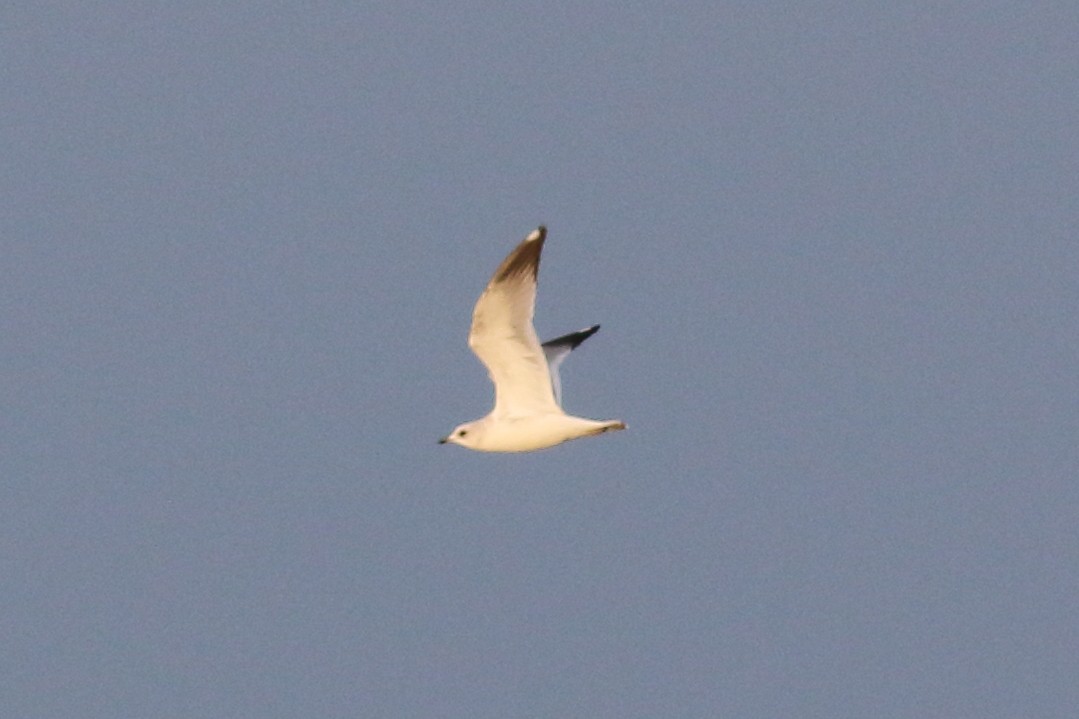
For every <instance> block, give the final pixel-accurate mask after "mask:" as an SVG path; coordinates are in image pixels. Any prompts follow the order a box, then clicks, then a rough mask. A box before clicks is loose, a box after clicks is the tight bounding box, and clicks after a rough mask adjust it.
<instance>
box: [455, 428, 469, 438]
mask: <svg viewBox="0 0 1079 719" xmlns="http://www.w3.org/2000/svg"><path fill="white" fill-rule="evenodd" d="M466 434H468V430H467V429H462V430H461V431H460V432H458V433H457V436H458V437H464V436H465V435H466Z"/></svg>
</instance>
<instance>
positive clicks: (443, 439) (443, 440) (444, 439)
mask: <svg viewBox="0 0 1079 719" xmlns="http://www.w3.org/2000/svg"><path fill="white" fill-rule="evenodd" d="M449 441H450V438H449V437H443V438H442V439H440V440H438V443H439V444H446V442H449Z"/></svg>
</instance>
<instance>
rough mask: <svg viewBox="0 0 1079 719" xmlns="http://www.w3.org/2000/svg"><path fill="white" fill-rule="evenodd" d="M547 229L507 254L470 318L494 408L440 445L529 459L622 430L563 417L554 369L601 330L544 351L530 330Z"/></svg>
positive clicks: (620, 425)
mask: <svg viewBox="0 0 1079 719" xmlns="http://www.w3.org/2000/svg"><path fill="white" fill-rule="evenodd" d="M546 237H547V229H546V228H545V227H540V228H539V229H537V230H536V231H534V232H533V233H532V234H530V235H529V236H528V237H526V238H525V239H524V241H523V242H521V244H519V245H518V246H517V248H516V249H515V250H514V251H513V252H511V253H510V254H509V255H508V256H507V257H506V259H505V260H503V261H502V264H501V265H499V267H498V269H497V270H495V273H494V276H492V277H491V281H490V282H489V283H488V284H487V288H486V289H485V290H484V291H483V294H482V295H480V298H479V300H478V301H477V302H476V307H475V309H474V310H473V311H472V329H471V331H470V332H469V335H468V345H469V347H471V348H472V351H473V352H475V353H476V356H477V357H479V359H480V361H481V362H483V364H484V365H486V366H487V371H488V373H489V374H490V376H491V381H492V382H493V383H494V385H495V406H494V409H492V410H491V413H490V414H488V415H487V416H486V417H484V418H482V419H478V420H475V421H473V422H466V423H465V424H462V425H459V426H458V427H456V428H455V429H454V430H453V432H451V433H450V434H449V435H448V436H446V437H445V438H443V439H442V440H440V441H441V442H442V443H446V442H452V443H453V444H459V445H461V446H462V447H467V448H469V449H474V450H478V451H481V452H530V451H533V450H537V449H544V448H546V447H553V446H555V445H557V444H561V443H563V442H567V441H569V440H571V439H578V438H580V437H588V436H591V435H594V434H601V433H603V432H608V431H610V430H617V429H625V428H626V425H625V423H624V422H622V421H620V420H615V419H611V420H593V419H585V418H584V417H574V416H572V415H568V414H566V413H565V412H563V411H562V406H561V399H562V398H561V382H560V381H559V378H558V366H559V364H561V362H562V360H563V359H564V358H565V356H566V355H568V354H569V353H570V351H571V350H573V348H574V347H576V346H577V345H579V344H580V343H581V342H583V341H584V340H585V339H587V338H588V337H590V336H591V335H592V334H593V333H595V331H596V330H598V329H599V325H594V326H592V327H589V328H587V329H585V330H581V331H580V332H574V333H571V334H568V335H565V336H564V337H559V338H558V339H554V340H551V341H550V342H547V343H545V344H543V345H541V344H540V342H539V338H538V337H536V330H535V328H533V326H532V314H533V311H534V309H535V305H536V278H537V275H538V272H539V259H540V252H541V251H542V249H543V242H544V240H545V239H546Z"/></svg>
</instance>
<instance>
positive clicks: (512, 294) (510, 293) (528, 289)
mask: <svg viewBox="0 0 1079 719" xmlns="http://www.w3.org/2000/svg"><path fill="white" fill-rule="evenodd" d="M545 239H547V228H546V227H543V226H540V227H539V228H538V229H536V230H535V231H534V232H532V233H531V234H530V235H529V236H528V237H526V238H525V239H524V241H523V242H521V244H519V245H517V248H516V249H515V250H514V251H513V252H511V253H510V254H509V256H507V257H506V259H505V260H503V261H502V264H501V265H499V267H498V269H497V270H495V273H494V275H493V276H492V277H491V281H490V282H489V283H488V284H487V289H485V290H484V291H483V294H482V295H480V298H479V300H478V301H477V302H476V307H475V309H473V310H472V329H471V331H470V332H469V334H468V346H469V347H471V348H472V351H473V352H475V353H476V356H477V357H479V358H480V361H481V362H483V364H484V365H486V367H487V373H488V374H489V375H490V376H491V382H493V383H494V385H495V407H494V411H493V413H494V414H495V415H502V416H514V415H530V414H537V413H542V412H560V411H561V410H560V409H559V407H558V404H557V403H556V402H555V398H554V391H553V389H552V387H551V380H550V375H549V373H548V369H547V360H546V357H545V356H544V352H543V349H542V348H541V347H540V343H539V338H538V337H536V330H535V328H534V327H533V326H532V315H533V312H534V311H535V307H536V278H537V276H538V273H539V261H540V253H541V252H542V251H543V242H544V240H545Z"/></svg>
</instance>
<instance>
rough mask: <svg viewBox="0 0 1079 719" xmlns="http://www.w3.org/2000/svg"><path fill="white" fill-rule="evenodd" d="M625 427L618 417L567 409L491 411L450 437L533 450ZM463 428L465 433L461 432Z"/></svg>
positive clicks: (466, 443)
mask: <svg viewBox="0 0 1079 719" xmlns="http://www.w3.org/2000/svg"><path fill="white" fill-rule="evenodd" d="M625 428H626V425H625V423H624V422H620V421H618V420H606V421H597V420H594V419H585V418H584V417H574V416H572V415H568V414H565V413H564V412H549V413H547V414H533V415H526V416H523V417H494V416H493V415H487V416H486V417H484V418H483V419H477V420H476V421H475V422H469V423H467V424H463V425H461V426H460V427H458V428H457V429H455V430H454V431H453V434H451V435H450V436H449V437H447V438H446V441H447V442H453V443H454V444H459V445H461V446H463V447H468V448H469V449H475V450H479V451H481V452H531V451H533V450H536V449H546V448H547V447H554V446H555V445H556V444H562V443H563V442H568V441H569V440H571V439H579V438H581V437H589V436H591V435H593V434H602V433H603V432H607V431H610V430H612V429H625ZM462 431H464V432H465V434H464V435H463V436H457V435H458V434H459V433H460V432H462Z"/></svg>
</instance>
